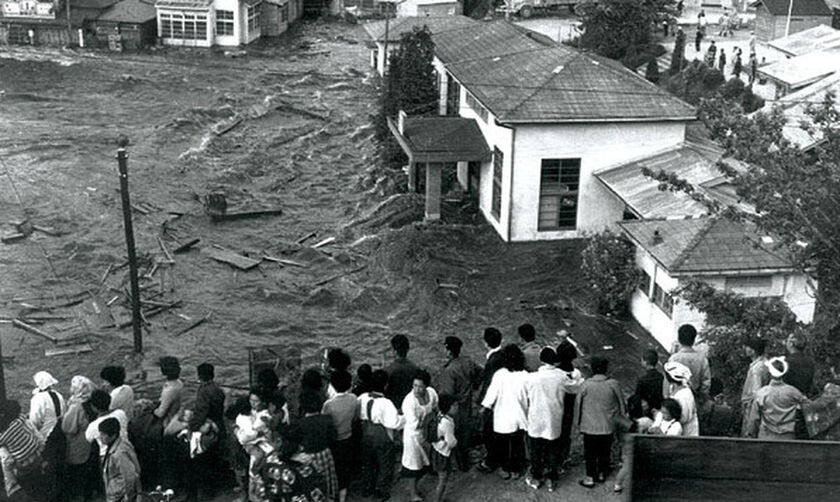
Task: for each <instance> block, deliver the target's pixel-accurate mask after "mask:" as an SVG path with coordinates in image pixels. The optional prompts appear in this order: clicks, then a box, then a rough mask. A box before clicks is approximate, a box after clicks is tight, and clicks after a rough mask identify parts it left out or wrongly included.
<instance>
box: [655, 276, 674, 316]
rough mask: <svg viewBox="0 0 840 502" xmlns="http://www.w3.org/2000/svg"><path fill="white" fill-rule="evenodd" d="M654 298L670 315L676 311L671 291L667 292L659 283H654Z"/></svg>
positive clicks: (657, 304) (666, 313) (663, 310)
mask: <svg viewBox="0 0 840 502" xmlns="http://www.w3.org/2000/svg"><path fill="white" fill-rule="evenodd" d="M652 300H653V303H655V304H656V306H657V307H659V308H660V309H662V312H665V315H667V316H668V317H671V315H672V314H673V313H674V297H673V296H671V294H670V293H666V292H665V290H664V289H662V286H660V285H659V284H656V283H654V284H653V298H652Z"/></svg>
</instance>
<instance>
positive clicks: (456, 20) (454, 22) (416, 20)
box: [364, 15, 479, 42]
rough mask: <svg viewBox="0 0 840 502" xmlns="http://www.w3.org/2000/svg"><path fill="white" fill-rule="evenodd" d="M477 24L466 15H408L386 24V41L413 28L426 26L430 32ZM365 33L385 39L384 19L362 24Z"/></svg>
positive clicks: (375, 38)
mask: <svg viewBox="0 0 840 502" xmlns="http://www.w3.org/2000/svg"><path fill="white" fill-rule="evenodd" d="M475 24H479V21H476V20H475V19H472V18H469V17H466V16H461V15H457V16H410V17H398V18H396V19H391V20H390V21H389V24H388V41H390V42H395V41H399V40H400V37H402V35H403V34H404V33H411V30H413V29H414V28H422V27H423V26H428V28H429V31H430V32H431V33H432V34H435V33H441V32H444V31H450V30H458V29H461V28H465V27H468V26H472V25H475ZM364 29H365V31H366V32H367V34H368V35H369V36H370V37H371V38H372V39H373V40H376V41H377V42H384V41H385V21H372V22H369V23H365V24H364Z"/></svg>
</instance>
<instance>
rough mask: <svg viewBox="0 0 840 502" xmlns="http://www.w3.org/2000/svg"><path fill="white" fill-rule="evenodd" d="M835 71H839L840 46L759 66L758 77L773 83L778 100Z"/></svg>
mask: <svg viewBox="0 0 840 502" xmlns="http://www.w3.org/2000/svg"><path fill="white" fill-rule="evenodd" d="M837 71H840V46H837V47H834V48H831V49H826V50H823V51H817V52H809V53H808V54H803V55H802V56H796V57H794V58H790V59H783V60H781V61H776V62H775V63H773V64H769V65H767V66H761V67H759V68H758V75H759V78H763V79H767V80H769V81H770V82H772V83H773V85H774V86H775V87H776V98H777V99H778V98H781V97H782V96H786V95H788V94H790V93H792V92H796V91H798V90H799V89H803V88H805V87H807V86H809V85H811V84H813V83H815V82H819V81H820V80H822V79H824V78H825V77H827V76H829V75H831V74H833V73H835V72H837Z"/></svg>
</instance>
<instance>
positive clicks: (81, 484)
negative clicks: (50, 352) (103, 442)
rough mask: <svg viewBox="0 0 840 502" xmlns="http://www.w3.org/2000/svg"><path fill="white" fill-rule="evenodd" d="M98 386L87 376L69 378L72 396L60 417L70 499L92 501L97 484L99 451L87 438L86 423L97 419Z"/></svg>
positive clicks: (66, 484)
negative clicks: (95, 394)
mask: <svg viewBox="0 0 840 502" xmlns="http://www.w3.org/2000/svg"><path fill="white" fill-rule="evenodd" d="M94 389H95V386H94V385H93V382H92V381H91V380H90V379H89V378H87V377H84V376H81V375H76V376H74V377H73V378H72V379H71V380H70V399H69V401H68V404H67V411H66V412H65V413H64V418H62V420H61V430H62V431H63V432H64V436H65V437H66V438H67V455H66V457H65V461H66V463H67V470H66V483H65V486H66V487H67V490H68V492H69V493H68V495H69V497H70V499H71V500H78V499H80V498H81V499H82V500H83V501H87V500H89V499H90V498H91V497H93V494H94V492H95V491H96V487H97V486H98V484H99V483H98V482H97V479H98V476H99V473H98V471H99V450H98V449H97V448H95V447H94V446H93V445H92V444H90V443H89V442H88V441H87V439H86V438H85V431H86V430H87V426H88V425H89V424H90V423H91V422H93V421H94V420H96V410H95V409H94V408H93V406H91V404H90V402H89V401H90V396H91V394H92V393H93V391H94Z"/></svg>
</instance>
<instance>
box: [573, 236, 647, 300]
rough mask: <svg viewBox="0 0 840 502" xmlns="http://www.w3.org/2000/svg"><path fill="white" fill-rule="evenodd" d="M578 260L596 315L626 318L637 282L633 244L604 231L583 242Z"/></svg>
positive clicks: (624, 238)
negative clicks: (594, 298) (594, 305)
mask: <svg viewBox="0 0 840 502" xmlns="http://www.w3.org/2000/svg"><path fill="white" fill-rule="evenodd" d="M581 258H582V264H581V272H582V273H583V276H584V278H585V279H586V281H587V282H588V283H589V286H590V287H591V288H592V291H593V293H594V294H595V295H596V299H597V310H598V312H599V313H601V314H615V315H624V314H626V313H627V310H628V307H629V304H630V295H631V294H632V293H633V290H635V289H636V287H637V286H638V285H639V282H640V280H641V273H640V272H639V270H638V269H637V268H636V247H635V246H634V245H633V243H632V242H630V241H629V240H628V239H627V238H626V237H624V236H623V235H619V234H617V233H615V232H613V231H611V230H605V231H603V232H601V233H598V234H594V235H590V236H588V237H587V238H586V247H585V248H584V250H583V253H582V254H581Z"/></svg>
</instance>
